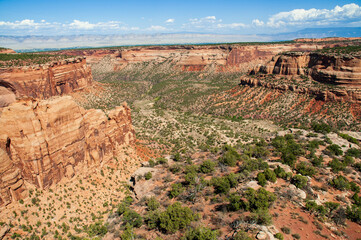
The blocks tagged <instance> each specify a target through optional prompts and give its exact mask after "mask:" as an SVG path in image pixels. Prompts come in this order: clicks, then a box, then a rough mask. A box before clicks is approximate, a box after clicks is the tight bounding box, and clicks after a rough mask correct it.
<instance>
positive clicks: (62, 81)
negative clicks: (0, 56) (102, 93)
mask: <svg viewBox="0 0 361 240" xmlns="http://www.w3.org/2000/svg"><path fill="white" fill-rule="evenodd" d="M91 83H92V74H91V69H90V67H88V66H87V65H86V60H85V58H84V57H81V58H75V59H67V60H63V61H60V62H52V63H49V64H44V65H41V66H31V67H16V68H1V69H0V87H5V88H8V89H11V90H12V91H13V92H14V93H15V94H16V96H17V97H24V96H29V97H34V98H48V97H51V96H56V95H62V94H67V93H71V92H74V91H77V90H80V89H83V88H85V87H87V86H89V85H90V84H91Z"/></svg>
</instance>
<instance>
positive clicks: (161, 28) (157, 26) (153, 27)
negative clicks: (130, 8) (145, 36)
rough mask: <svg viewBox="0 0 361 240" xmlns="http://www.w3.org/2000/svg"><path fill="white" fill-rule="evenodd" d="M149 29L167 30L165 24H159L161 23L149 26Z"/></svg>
mask: <svg viewBox="0 0 361 240" xmlns="http://www.w3.org/2000/svg"><path fill="white" fill-rule="evenodd" d="M147 30H148V31H164V30H167V28H165V27H163V26H159V25H156V26H154V25H152V26H150V27H149V28H147Z"/></svg>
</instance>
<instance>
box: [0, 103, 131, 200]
mask: <svg viewBox="0 0 361 240" xmlns="http://www.w3.org/2000/svg"><path fill="white" fill-rule="evenodd" d="M0 126H6V127H1V128H0V193H1V194H0V205H4V204H8V203H10V202H11V201H14V200H18V199H21V198H23V197H25V195H26V191H25V190H26V184H25V183H24V182H28V183H31V184H33V185H35V186H36V187H38V188H47V187H49V186H50V185H51V184H53V183H56V182H59V181H60V180H61V179H62V178H63V177H64V176H66V177H72V176H73V175H74V174H75V173H77V172H79V171H82V170H83V169H84V168H85V169H86V168H90V167H92V166H100V165H101V164H104V163H106V162H107V161H109V160H110V159H112V158H113V156H116V155H117V153H118V152H119V151H120V150H121V148H122V147H124V146H126V147H129V145H132V144H133V143H134V141H135V132H134V129H133V126H132V123H131V116H130V109H129V108H128V106H127V105H126V104H125V103H124V104H123V106H120V107H117V108H115V109H114V110H112V111H110V112H109V113H108V114H107V115H106V114H105V113H104V112H102V111H101V110H94V109H90V110H85V109H83V108H82V107H79V106H78V105H77V104H76V103H75V102H74V101H73V100H72V98H71V97H70V96H65V97H56V98H52V99H48V100H34V99H27V100H26V99H23V100H20V101H17V102H15V103H12V104H11V105H9V106H8V107H4V108H1V109H0Z"/></svg>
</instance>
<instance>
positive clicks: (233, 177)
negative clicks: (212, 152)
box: [224, 173, 238, 188]
mask: <svg viewBox="0 0 361 240" xmlns="http://www.w3.org/2000/svg"><path fill="white" fill-rule="evenodd" d="M224 178H225V179H226V180H227V181H228V182H229V186H230V187H231V188H235V187H237V186H238V175H237V174H234V173H229V174H227V175H226V176H224Z"/></svg>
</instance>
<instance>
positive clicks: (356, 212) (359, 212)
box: [346, 204, 361, 224]
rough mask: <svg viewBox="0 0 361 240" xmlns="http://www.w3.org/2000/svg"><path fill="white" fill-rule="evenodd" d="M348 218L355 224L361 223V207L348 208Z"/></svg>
mask: <svg viewBox="0 0 361 240" xmlns="http://www.w3.org/2000/svg"><path fill="white" fill-rule="evenodd" d="M346 214H347V218H348V219H350V220H351V221H353V222H357V223H359V224H360V223H361V206H357V205H356V204H353V205H352V206H351V207H350V206H348V207H347V210H346Z"/></svg>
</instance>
